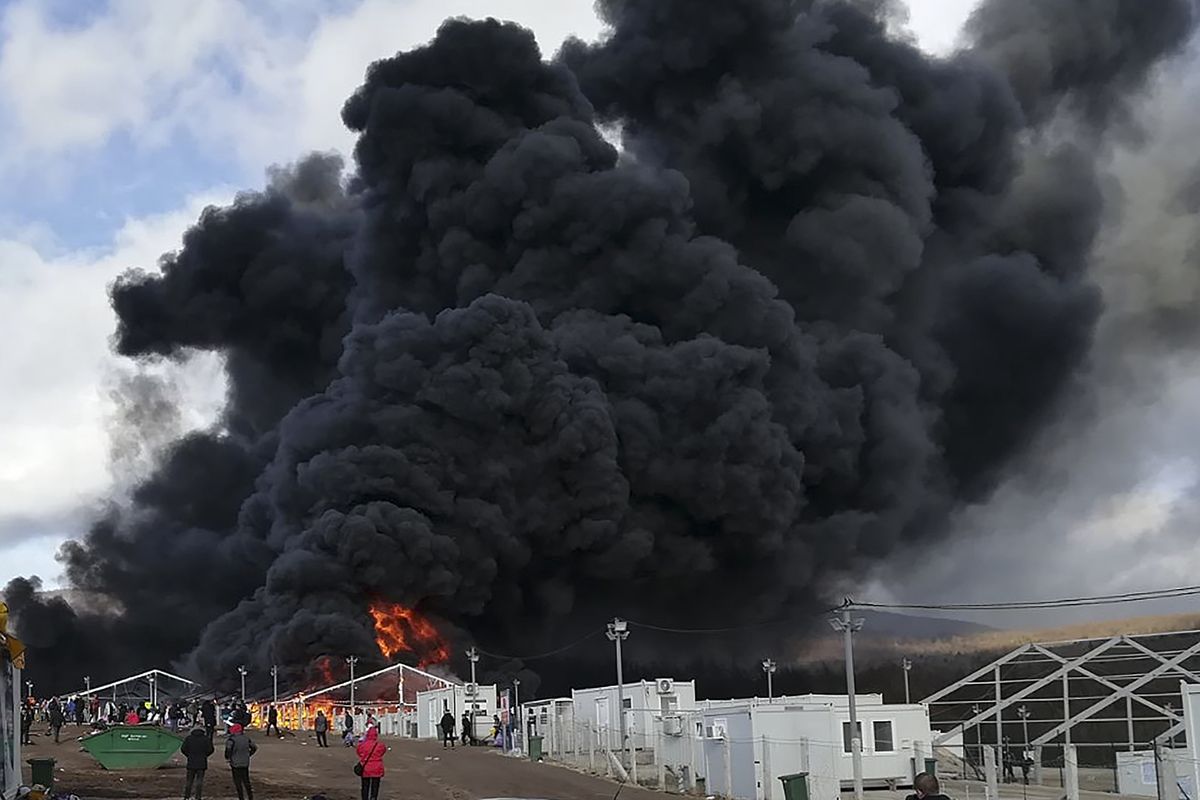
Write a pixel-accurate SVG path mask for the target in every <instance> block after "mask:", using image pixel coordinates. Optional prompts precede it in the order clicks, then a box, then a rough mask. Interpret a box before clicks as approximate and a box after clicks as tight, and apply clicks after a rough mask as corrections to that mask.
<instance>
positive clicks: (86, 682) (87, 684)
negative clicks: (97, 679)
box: [83, 675, 92, 694]
mask: <svg viewBox="0 0 1200 800" xmlns="http://www.w3.org/2000/svg"><path fill="white" fill-rule="evenodd" d="M83 686H84V689H85V691H84V694H91V693H92V676H91V675H84V676H83Z"/></svg>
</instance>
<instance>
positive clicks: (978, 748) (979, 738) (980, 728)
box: [971, 703, 983, 769]
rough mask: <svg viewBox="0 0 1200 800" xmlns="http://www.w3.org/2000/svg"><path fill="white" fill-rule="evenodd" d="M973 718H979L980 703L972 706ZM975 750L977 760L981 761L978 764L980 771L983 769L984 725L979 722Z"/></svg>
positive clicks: (976, 730) (976, 728) (976, 729)
mask: <svg viewBox="0 0 1200 800" xmlns="http://www.w3.org/2000/svg"><path fill="white" fill-rule="evenodd" d="M971 716H972V717H978V716H979V704H978V703H976V704H975V705H973V706H971ZM975 750H976V753H977V755H976V758H978V759H979V761H978V762H977V763H978V764H979V767H980V769H982V768H983V725H981V724H980V723H978V722H977V723H975Z"/></svg>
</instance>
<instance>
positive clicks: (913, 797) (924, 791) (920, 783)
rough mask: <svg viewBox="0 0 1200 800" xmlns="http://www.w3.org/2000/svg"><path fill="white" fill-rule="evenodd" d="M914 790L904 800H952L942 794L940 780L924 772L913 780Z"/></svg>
mask: <svg viewBox="0 0 1200 800" xmlns="http://www.w3.org/2000/svg"><path fill="white" fill-rule="evenodd" d="M913 789H914V790H915V791H914V792H913V793H912V794H910V795H909V796H908V797H906V798H904V800H950V798H948V797H946V795H944V794H942V788H941V786H939V785H938V779H937V778H936V777H935V776H933V775H930V774H929V773H928V772H922V773H920V774H918V775H917V777H915V778H913Z"/></svg>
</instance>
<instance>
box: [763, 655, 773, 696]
mask: <svg viewBox="0 0 1200 800" xmlns="http://www.w3.org/2000/svg"><path fill="white" fill-rule="evenodd" d="M762 668H763V672H765V673H767V700H769V701H773V700H774V699H775V684H774V678H775V662H774V661H772V660H771V659H769V658H764V659H763V662H762Z"/></svg>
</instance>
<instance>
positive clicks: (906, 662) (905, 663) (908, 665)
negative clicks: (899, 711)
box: [900, 657, 912, 705]
mask: <svg viewBox="0 0 1200 800" xmlns="http://www.w3.org/2000/svg"><path fill="white" fill-rule="evenodd" d="M900 667H901V668H902V669H903V670H904V704H905V705H908V704H909V703H911V702H912V696H911V695H910V694H909V693H908V673H909V670H911V669H912V659H910V658H907V657H906V658H903V659H901V661H900Z"/></svg>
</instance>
